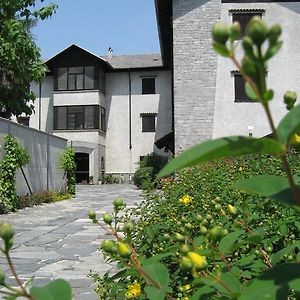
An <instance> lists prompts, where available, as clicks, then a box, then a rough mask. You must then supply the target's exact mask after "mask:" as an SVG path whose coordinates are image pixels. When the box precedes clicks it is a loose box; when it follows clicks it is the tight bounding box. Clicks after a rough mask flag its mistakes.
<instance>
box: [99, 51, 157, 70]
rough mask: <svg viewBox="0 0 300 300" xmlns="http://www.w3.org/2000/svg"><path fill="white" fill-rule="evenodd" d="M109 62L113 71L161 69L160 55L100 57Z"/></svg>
mask: <svg viewBox="0 0 300 300" xmlns="http://www.w3.org/2000/svg"><path fill="white" fill-rule="evenodd" d="M100 58H102V59H104V60H105V61H107V62H109V63H110V65H111V66H112V67H113V69H139V68H157V67H162V60H161V55H160V54H143V55H118V56H111V57H109V56H102V57H100Z"/></svg>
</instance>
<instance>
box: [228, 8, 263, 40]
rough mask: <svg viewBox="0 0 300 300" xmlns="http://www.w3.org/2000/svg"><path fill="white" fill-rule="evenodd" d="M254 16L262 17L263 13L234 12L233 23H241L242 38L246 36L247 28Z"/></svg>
mask: <svg viewBox="0 0 300 300" xmlns="http://www.w3.org/2000/svg"><path fill="white" fill-rule="evenodd" d="M254 16H259V17H262V13H261V12H248V11H247V12H234V13H232V22H236V21H237V22H239V23H240V25H241V37H243V36H244V35H245V31H246V27H247V25H248V23H249V22H250V20H251V19H252V18H253V17H254Z"/></svg>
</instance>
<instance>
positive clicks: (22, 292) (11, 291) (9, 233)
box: [0, 223, 72, 300]
mask: <svg viewBox="0 0 300 300" xmlns="http://www.w3.org/2000/svg"><path fill="white" fill-rule="evenodd" d="M13 237H14V230H13V228H12V226H11V225H10V224H7V223H3V224H0V239H1V240H2V241H3V246H1V247H0V253H1V254H3V255H4V257H5V258H6V260H7V264H8V266H9V269H10V271H11V273H12V275H13V277H14V278H15V281H16V283H17V287H13V286H11V285H10V284H8V283H7V282H6V278H5V274H4V272H3V270H2V269H1V268H0V294H2V295H3V296H4V298H3V299H6V300H14V299H17V298H19V297H21V298H22V299H24V298H26V299H29V300H71V299H72V291H71V287H70V285H69V283H67V282H66V281H64V280H62V279H57V280H54V281H51V282H50V283H49V284H47V285H46V286H43V287H34V286H32V279H33V278H31V279H30V280H29V281H27V282H25V283H22V282H21V280H20V278H19V276H18V274H17V272H16V270H15V267H14V265H13V262H12V259H11V256H10V251H11V249H12V247H13ZM0 245H1V244H0Z"/></svg>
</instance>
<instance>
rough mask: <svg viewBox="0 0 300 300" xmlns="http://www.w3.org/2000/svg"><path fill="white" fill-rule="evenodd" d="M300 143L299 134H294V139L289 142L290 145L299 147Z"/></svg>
mask: <svg viewBox="0 0 300 300" xmlns="http://www.w3.org/2000/svg"><path fill="white" fill-rule="evenodd" d="M299 143H300V136H299V135H298V134H294V135H293V136H292V137H291V139H290V141H289V144H290V145H297V144H299Z"/></svg>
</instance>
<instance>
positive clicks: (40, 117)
mask: <svg viewBox="0 0 300 300" xmlns="http://www.w3.org/2000/svg"><path fill="white" fill-rule="evenodd" d="M41 106H42V82H41V81H40V82H39V130H41V123H42V116H41V112H42V107H41Z"/></svg>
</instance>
